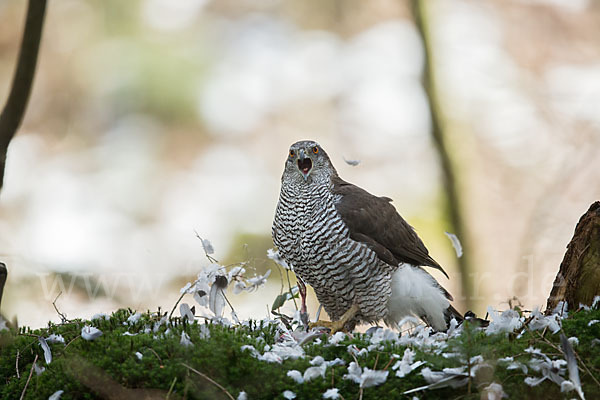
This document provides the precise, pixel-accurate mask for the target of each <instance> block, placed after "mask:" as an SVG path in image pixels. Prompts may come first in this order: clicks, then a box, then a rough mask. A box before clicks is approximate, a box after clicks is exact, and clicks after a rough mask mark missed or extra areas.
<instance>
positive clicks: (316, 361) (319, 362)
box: [310, 356, 325, 367]
mask: <svg viewBox="0 0 600 400" xmlns="http://www.w3.org/2000/svg"><path fill="white" fill-rule="evenodd" d="M324 362H325V359H324V358H323V357H322V356H316V357H315V358H313V359H312V360H310V365H314V366H316V367H318V366H319V365H323V363H324Z"/></svg>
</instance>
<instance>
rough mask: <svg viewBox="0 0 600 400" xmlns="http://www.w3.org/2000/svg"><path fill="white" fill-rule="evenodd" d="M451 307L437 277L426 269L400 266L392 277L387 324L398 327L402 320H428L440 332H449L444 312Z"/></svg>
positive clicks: (405, 265) (408, 265) (406, 265)
mask: <svg viewBox="0 0 600 400" xmlns="http://www.w3.org/2000/svg"><path fill="white" fill-rule="evenodd" d="M449 306H450V303H449V302H448V299H446V296H445V295H444V292H443V291H442V289H441V288H440V287H439V285H438V283H437V282H436V280H435V278H434V277H432V276H431V275H429V274H428V273H427V272H426V271H425V270H423V268H421V267H415V266H413V265H410V264H400V265H399V266H398V269H397V270H396V271H395V272H394V273H393V274H392V295H391V296H390V299H389V301H388V317H387V318H386V322H387V323H388V324H392V325H395V324H397V323H398V322H400V321H401V320H402V318H404V317H406V316H409V315H414V316H416V317H425V318H426V319H427V322H428V323H429V324H430V325H431V326H432V328H433V329H435V330H436V331H442V330H446V328H447V325H446V320H445V318H444V312H445V311H446V309H447V308H448V307H449Z"/></svg>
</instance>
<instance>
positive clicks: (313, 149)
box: [312, 146, 319, 154]
mask: <svg viewBox="0 0 600 400" xmlns="http://www.w3.org/2000/svg"><path fill="white" fill-rule="evenodd" d="M312 151H313V153H315V154H317V153H318V152H319V148H318V147H317V146H315V147H313V148H312Z"/></svg>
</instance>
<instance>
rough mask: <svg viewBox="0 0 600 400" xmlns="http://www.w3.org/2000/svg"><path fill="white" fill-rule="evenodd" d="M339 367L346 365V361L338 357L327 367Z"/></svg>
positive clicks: (329, 362)
mask: <svg viewBox="0 0 600 400" xmlns="http://www.w3.org/2000/svg"><path fill="white" fill-rule="evenodd" d="M338 365H346V361H344V360H342V359H341V358H338V357H336V358H335V359H334V360H331V361H327V366H328V367H336V366H338Z"/></svg>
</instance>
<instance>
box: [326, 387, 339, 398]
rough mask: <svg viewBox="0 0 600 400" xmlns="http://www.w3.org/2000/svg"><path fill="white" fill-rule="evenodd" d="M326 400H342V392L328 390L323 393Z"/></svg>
mask: <svg viewBox="0 0 600 400" xmlns="http://www.w3.org/2000/svg"><path fill="white" fill-rule="evenodd" d="M323 398H324V399H333V400H335V399H339V398H340V390H339V389H338V388H331V389H327V390H326V391H325V393H323Z"/></svg>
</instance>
